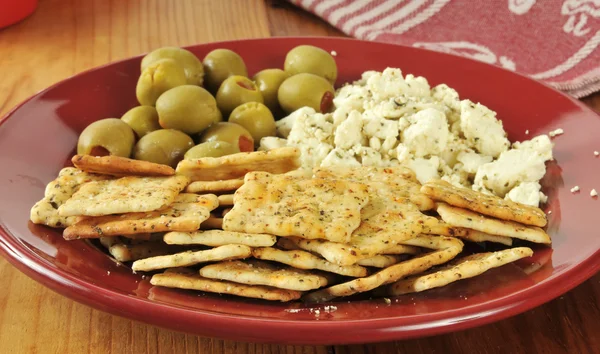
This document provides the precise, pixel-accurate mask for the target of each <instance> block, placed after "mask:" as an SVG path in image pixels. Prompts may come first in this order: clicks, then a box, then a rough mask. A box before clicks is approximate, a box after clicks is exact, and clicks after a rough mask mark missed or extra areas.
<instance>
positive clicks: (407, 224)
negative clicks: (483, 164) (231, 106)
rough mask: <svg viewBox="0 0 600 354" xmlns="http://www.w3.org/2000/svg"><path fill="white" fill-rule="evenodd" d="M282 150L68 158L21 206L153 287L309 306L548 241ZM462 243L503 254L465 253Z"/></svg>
mask: <svg viewBox="0 0 600 354" xmlns="http://www.w3.org/2000/svg"><path fill="white" fill-rule="evenodd" d="M298 158H299V151H298V150H297V149H295V148H291V147H285V148H280V149H274V150H270V151H267V152H251V153H240V154H235V155H229V156H224V157H220V158H202V159H195V160H183V161H181V162H180V163H179V165H178V166H177V169H176V170H173V169H171V168H170V167H168V166H163V165H157V164H152V163H148V162H144V161H135V160H130V159H125V158H118V157H110V156H109V157H92V156H75V157H74V158H73V160H72V161H73V164H74V165H75V167H72V168H65V169H63V170H62V171H61V172H60V174H59V176H58V178H57V179H56V180H54V181H52V182H51V183H50V184H49V185H48V186H47V188H46V192H45V197H44V198H43V199H42V200H41V201H39V202H38V203H37V204H36V205H35V206H34V207H33V208H32V210H31V220H32V221H33V222H35V223H39V224H45V225H48V226H51V227H64V228H65V229H64V232H63V236H64V238H65V239H69V240H71V239H82V238H86V239H87V238H97V239H99V240H100V243H101V244H102V245H103V246H104V247H106V248H107V250H108V252H109V253H110V254H111V255H112V256H113V257H114V258H115V259H116V260H118V261H120V262H133V263H132V264H131V266H132V269H133V270H134V271H135V272H149V273H151V274H152V278H151V283H152V284H153V285H156V286H164V287H172V288H182V289H192V290H200V291H207V292H215V293H221V294H232V295H238V296H243V297H250V298H259V299H265V300H275V301H291V300H296V299H300V298H302V299H303V300H305V301H310V302H324V301H330V300H332V299H334V298H337V297H342V296H349V295H353V294H357V293H362V292H367V291H371V290H376V292H375V293H377V294H381V295H383V296H394V295H401V294H406V293H411V292H420V291H424V290H428V289H432V288H436V287H440V286H444V285H446V284H449V283H451V282H454V281H457V280H460V279H465V278H470V277H474V276H477V275H479V274H482V273H483V272H485V271H487V270H489V269H491V268H495V267H499V266H501V265H504V264H507V263H510V262H514V261H516V260H518V259H521V258H525V257H529V256H531V255H532V254H533V251H532V250H531V249H530V248H528V247H513V246H512V245H513V240H514V239H521V240H525V241H527V242H534V243H542V244H550V237H549V236H548V235H547V234H546V233H545V231H544V230H543V229H542V228H541V227H543V226H545V224H546V218H545V214H544V213H543V212H542V211H541V210H540V209H539V208H534V207H530V206H525V205H521V204H518V203H514V202H511V201H507V200H504V199H501V198H498V197H495V196H489V195H485V194H482V193H479V192H475V191H472V190H468V189H463V188H457V187H455V186H453V185H450V184H448V183H446V182H444V181H432V182H429V183H426V184H425V185H420V184H419V183H418V181H417V179H416V178H415V175H414V173H413V172H412V171H411V170H410V169H407V168H404V167H365V166H360V167H335V168H318V169H315V170H314V171H303V170H298V166H299V164H298ZM463 242H490V243H497V244H501V245H504V246H506V249H503V250H500V251H497V252H485V253H477V254H472V255H468V256H465V255H464V253H463V246H464V243H463Z"/></svg>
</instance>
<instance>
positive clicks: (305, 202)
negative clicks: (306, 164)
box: [223, 172, 369, 242]
mask: <svg viewBox="0 0 600 354" xmlns="http://www.w3.org/2000/svg"><path fill="white" fill-rule="evenodd" d="M368 200H369V196H368V191H367V186H366V185H364V184H362V183H356V182H349V181H341V180H329V179H320V178H312V179H305V178H297V177H292V176H286V175H273V174H270V173H267V172H250V173H248V174H246V177H245V179H244V185H243V186H242V187H241V188H240V189H238V190H237V191H236V193H235V196H234V207H233V209H231V211H230V212H229V213H227V215H225V217H224V218H223V230H227V231H237V232H247V233H266V234H272V235H277V236H299V237H303V238H308V239H325V240H330V241H335V242H348V241H349V240H350V235H351V234H352V232H353V231H354V230H355V229H356V228H357V227H358V226H359V224H360V221H361V216H360V215H361V209H362V208H363V207H364V206H365V205H366V204H367V202H368Z"/></svg>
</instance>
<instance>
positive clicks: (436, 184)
mask: <svg viewBox="0 0 600 354" xmlns="http://www.w3.org/2000/svg"><path fill="white" fill-rule="evenodd" d="M421 192H423V193H425V194H426V195H428V196H429V197H431V198H432V199H434V200H439V201H442V202H445V203H447V204H450V205H453V206H455V207H459V208H464V209H469V210H472V211H475V212H478V213H481V214H484V215H487V216H491V217H494V218H497V219H502V220H507V221H516V222H519V223H521V224H526V225H533V226H540V227H543V226H546V214H544V212H543V211H542V210H541V209H540V208H537V207H533V206H529V205H525V204H521V203H515V202H513V201H511V200H506V199H502V198H500V197H497V196H494V195H488V194H484V193H480V192H477V191H474V190H471V189H468V188H459V187H456V186H454V185H452V184H450V183H448V182H446V181H442V180H435V181H430V182H427V183H425V184H424V185H423V187H421Z"/></svg>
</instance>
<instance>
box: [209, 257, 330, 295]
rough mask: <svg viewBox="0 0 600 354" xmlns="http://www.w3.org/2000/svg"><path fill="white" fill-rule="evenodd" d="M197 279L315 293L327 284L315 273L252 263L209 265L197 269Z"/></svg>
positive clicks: (258, 262)
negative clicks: (198, 277) (198, 270)
mask: <svg viewBox="0 0 600 354" xmlns="http://www.w3.org/2000/svg"><path fill="white" fill-rule="evenodd" d="M200 275H201V276H203V277H205V278H210V279H217V280H225V281H232V282H235V283H240V284H249V285H264V286H272V287H274V288H279V289H288V290H296V291H306V290H313V289H318V288H320V287H323V286H325V285H327V283H328V280H327V278H326V277H325V276H322V275H320V274H318V273H314V272H310V271H306V270H302V269H296V268H292V267H287V266H283V265H278V264H273V263H268V262H263V261H256V260H248V261H245V262H242V261H229V262H221V263H215V264H210V265H207V266H205V267H202V268H201V269H200Z"/></svg>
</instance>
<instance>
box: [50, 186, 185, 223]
mask: <svg viewBox="0 0 600 354" xmlns="http://www.w3.org/2000/svg"><path fill="white" fill-rule="evenodd" d="M188 183H189V180H188V178H187V177H185V176H171V177H122V178H119V179H112V180H105V181H94V182H90V183H86V184H85V185H83V186H82V187H81V188H79V190H78V191H77V192H75V194H73V196H72V197H71V198H70V199H69V200H67V201H66V202H65V203H64V204H63V205H61V206H60V207H59V208H58V213H59V214H60V215H61V216H76V215H84V216H102V215H111V214H123V213H134V212H146V211H154V210H160V209H163V208H165V207H167V206H168V205H170V204H171V203H173V201H174V200H175V197H177V195H178V194H179V192H180V191H181V190H183V189H184V188H185V187H186V186H187V184H188Z"/></svg>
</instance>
